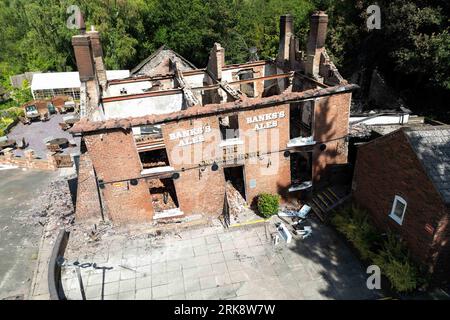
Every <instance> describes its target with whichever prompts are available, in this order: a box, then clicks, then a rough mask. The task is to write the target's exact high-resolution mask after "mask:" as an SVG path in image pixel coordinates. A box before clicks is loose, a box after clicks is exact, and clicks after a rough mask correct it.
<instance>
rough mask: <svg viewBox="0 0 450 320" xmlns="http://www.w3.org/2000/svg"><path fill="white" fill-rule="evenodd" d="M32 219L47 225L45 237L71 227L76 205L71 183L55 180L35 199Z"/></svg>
mask: <svg viewBox="0 0 450 320" xmlns="http://www.w3.org/2000/svg"><path fill="white" fill-rule="evenodd" d="M30 211H32V215H31V216H32V218H33V219H32V220H34V222H36V223H39V224H40V225H41V226H43V227H45V234H44V236H45V237H50V236H52V235H55V234H57V233H58V230H59V229H61V228H64V229H70V228H71V227H72V225H73V223H74V220H75V216H74V207H73V202H72V197H71V194H70V190H69V185H68V183H67V181H66V180H64V179H57V180H53V181H51V182H50V183H49V185H48V187H47V188H46V189H45V190H44V191H43V192H42V193H41V194H40V196H39V197H38V198H37V199H36V200H34V205H33V208H32V209H30Z"/></svg>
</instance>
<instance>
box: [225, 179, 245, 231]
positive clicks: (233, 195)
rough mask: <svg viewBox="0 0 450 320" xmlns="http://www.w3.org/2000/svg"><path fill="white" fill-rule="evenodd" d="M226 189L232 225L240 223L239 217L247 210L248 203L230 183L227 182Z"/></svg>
mask: <svg viewBox="0 0 450 320" xmlns="http://www.w3.org/2000/svg"><path fill="white" fill-rule="evenodd" d="M225 188H226V197H227V204H228V212H229V215H230V221H231V224H233V222H235V221H239V216H240V215H242V214H243V213H245V211H246V210H247V203H246V202H245V199H244V198H243V197H242V195H241V194H240V192H239V191H237V190H236V188H235V187H234V186H233V184H232V183H231V182H230V181H227V184H226V186H225Z"/></svg>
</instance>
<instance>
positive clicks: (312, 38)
mask: <svg viewBox="0 0 450 320" xmlns="http://www.w3.org/2000/svg"><path fill="white" fill-rule="evenodd" d="M327 26H328V15H327V14H326V13H325V12H324V11H318V12H316V13H314V14H313V15H312V16H311V30H310V32H309V37H308V44H307V47H306V55H307V62H306V73H307V74H309V75H312V76H315V77H318V76H319V66H320V57H321V54H322V51H323V49H324V46H325V40H326V36H327Z"/></svg>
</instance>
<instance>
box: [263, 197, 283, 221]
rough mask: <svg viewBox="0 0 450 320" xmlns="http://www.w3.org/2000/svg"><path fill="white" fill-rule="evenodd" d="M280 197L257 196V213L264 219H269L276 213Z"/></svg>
mask: <svg viewBox="0 0 450 320" xmlns="http://www.w3.org/2000/svg"><path fill="white" fill-rule="evenodd" d="M279 206H280V196H279V195H273V194H269V193H262V194H260V195H259V196H258V211H259V213H260V214H261V216H262V217H264V218H269V217H271V216H273V215H275V214H277V213H278V207H279Z"/></svg>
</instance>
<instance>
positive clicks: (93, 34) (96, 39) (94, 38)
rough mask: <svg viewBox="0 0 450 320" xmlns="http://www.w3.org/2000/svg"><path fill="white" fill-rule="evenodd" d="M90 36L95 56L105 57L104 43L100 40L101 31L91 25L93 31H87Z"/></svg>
mask: <svg viewBox="0 0 450 320" xmlns="http://www.w3.org/2000/svg"><path fill="white" fill-rule="evenodd" d="M87 34H88V35H89V38H90V39H91V46H92V52H93V54H94V58H98V57H102V58H103V49H102V43H101V42H100V33H99V32H98V31H97V30H95V28H94V26H92V27H91V31H89V32H88V33H87Z"/></svg>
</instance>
